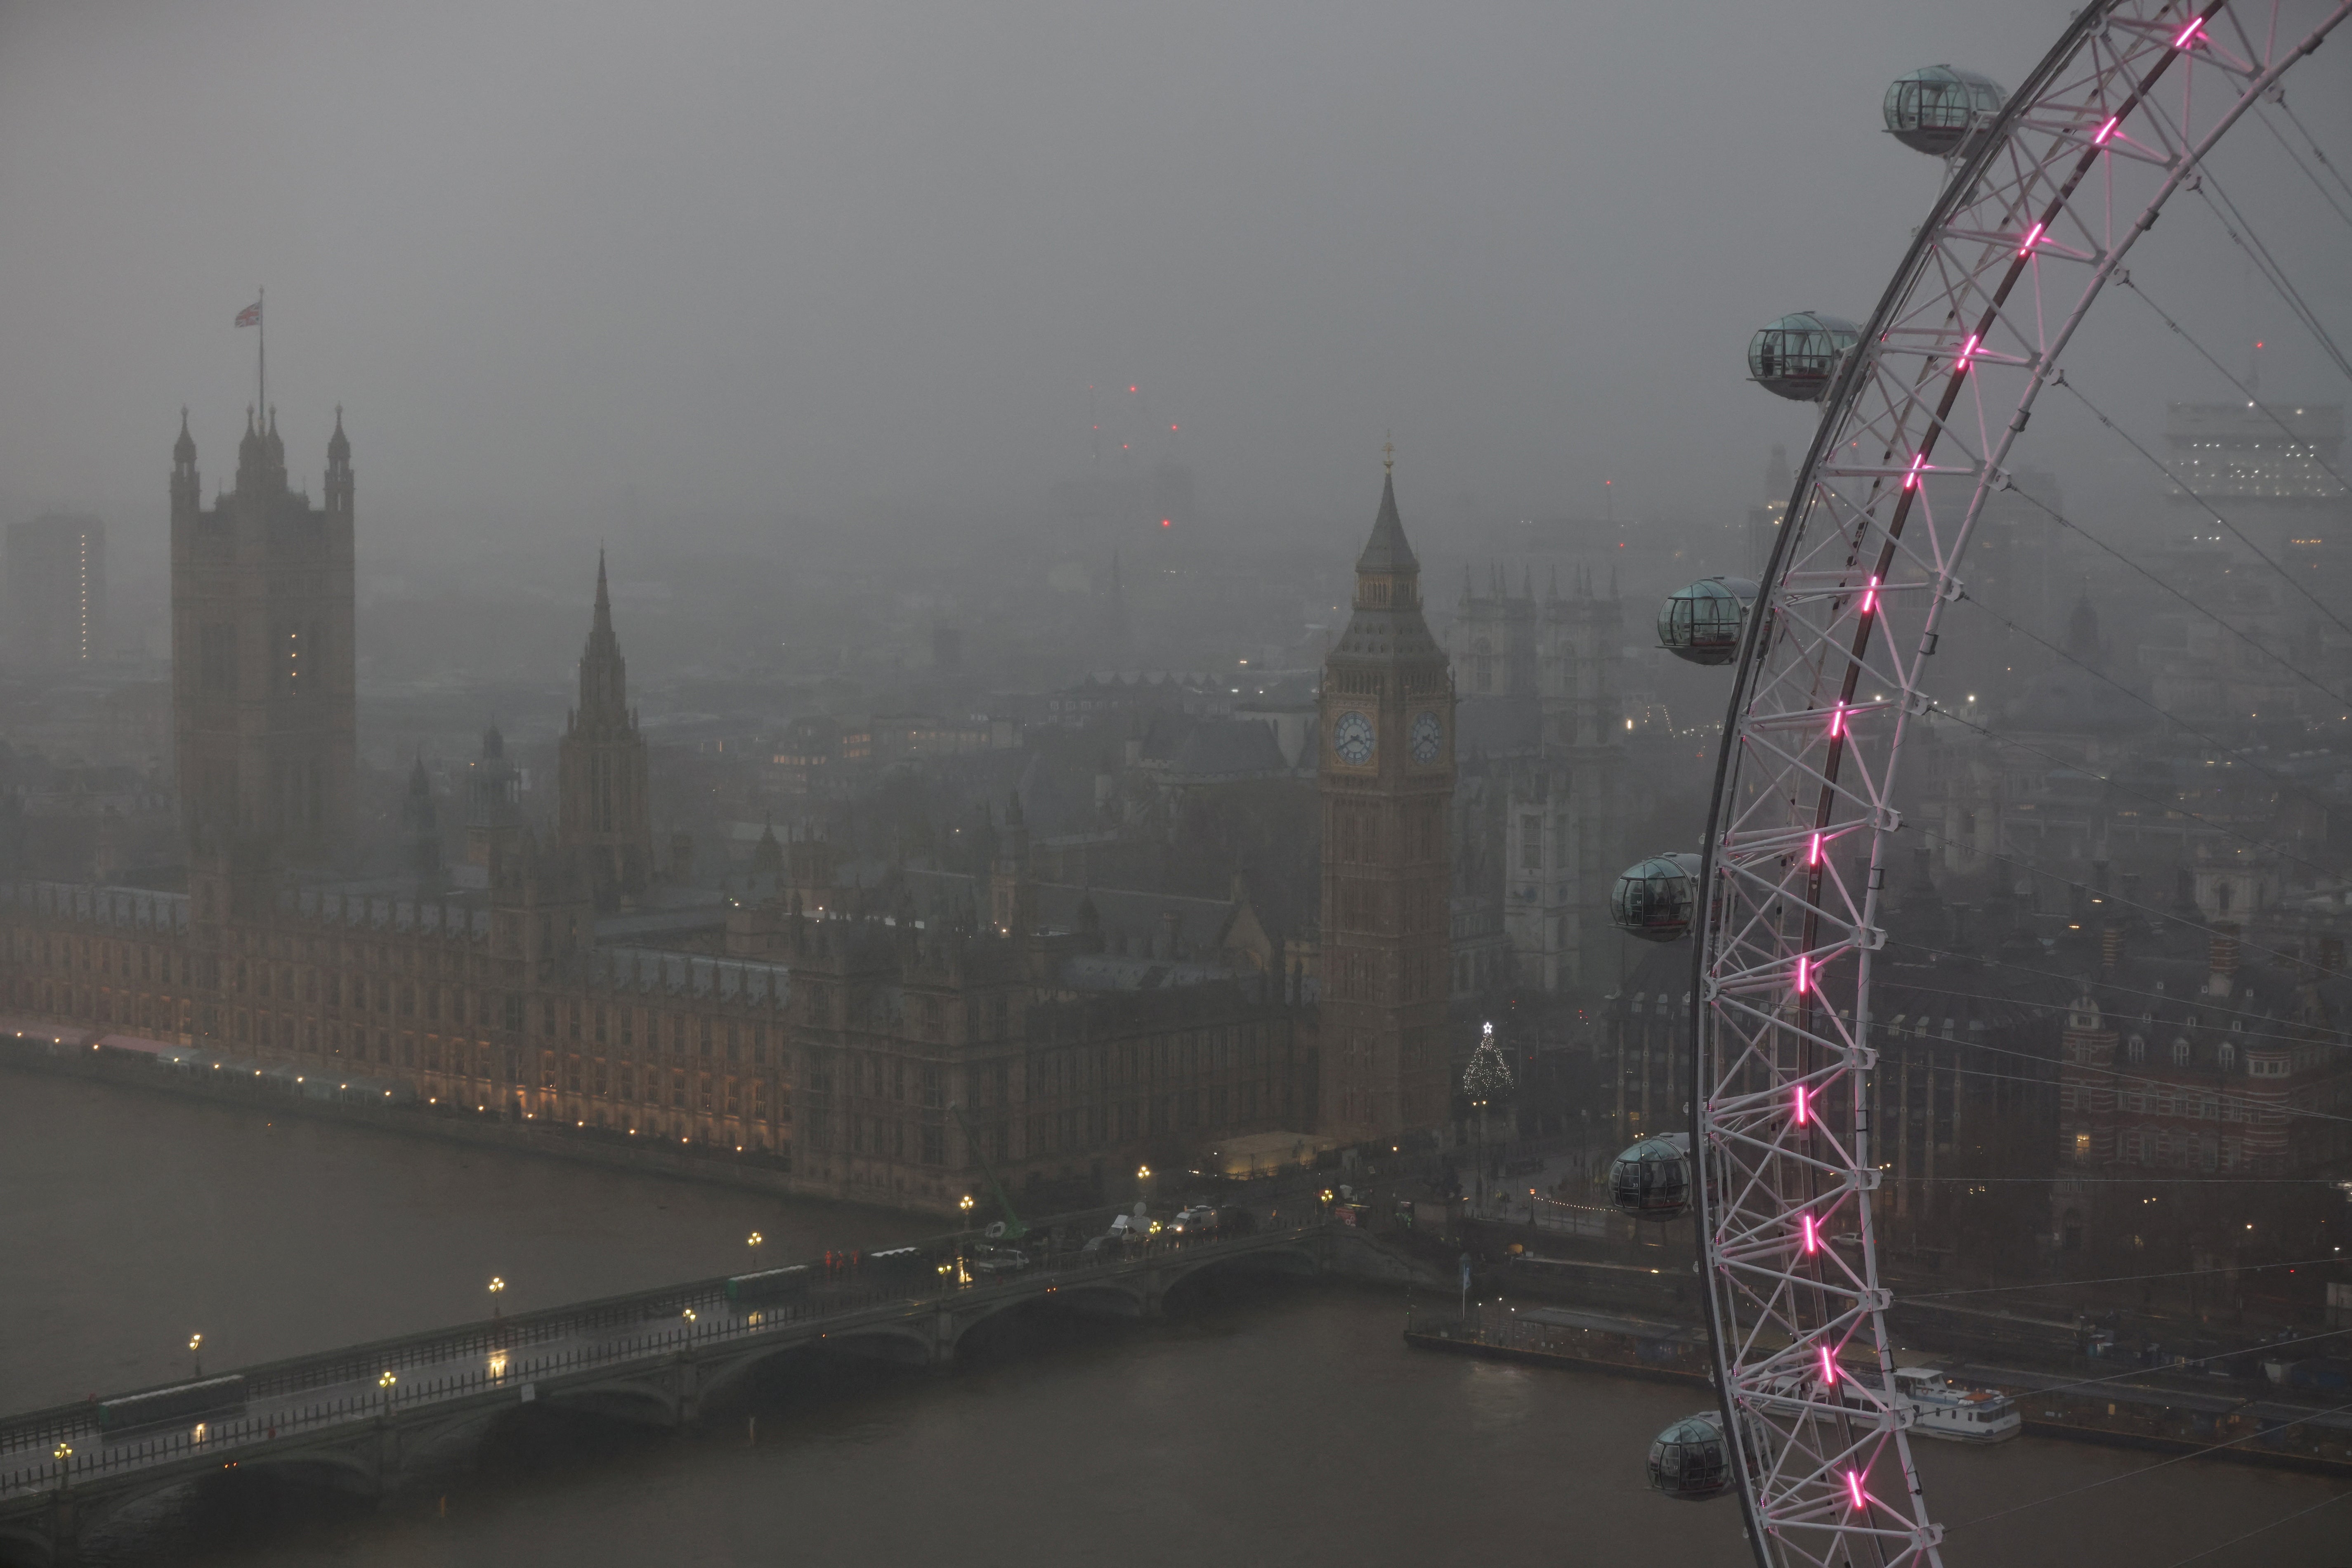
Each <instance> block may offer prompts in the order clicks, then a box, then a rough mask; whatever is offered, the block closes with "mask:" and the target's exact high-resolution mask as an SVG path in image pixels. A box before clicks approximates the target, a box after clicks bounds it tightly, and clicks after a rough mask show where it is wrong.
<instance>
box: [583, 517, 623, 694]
mask: <svg viewBox="0 0 2352 1568" xmlns="http://www.w3.org/2000/svg"><path fill="white" fill-rule="evenodd" d="M592 714H593V715H595V716H597V717H599V718H609V719H615V720H618V721H621V722H623V723H625V722H626V721H627V716H628V667H627V664H626V661H625V660H624V659H623V658H621V642H620V639H619V638H618V637H614V635H613V594H612V589H611V588H610V587H609V586H608V585H607V584H606V581H605V576H604V551H603V550H601V549H600V550H598V551H597V552H596V610H595V615H594V616H593V619H592V620H591V621H590V623H589V626H588V646H587V647H584V648H583V649H582V650H581V652H580V716H581V718H582V719H583V720H586V719H588V718H589V717H590V716H591V715H592Z"/></svg>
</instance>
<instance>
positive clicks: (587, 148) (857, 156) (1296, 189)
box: [0, 0, 2065, 546]
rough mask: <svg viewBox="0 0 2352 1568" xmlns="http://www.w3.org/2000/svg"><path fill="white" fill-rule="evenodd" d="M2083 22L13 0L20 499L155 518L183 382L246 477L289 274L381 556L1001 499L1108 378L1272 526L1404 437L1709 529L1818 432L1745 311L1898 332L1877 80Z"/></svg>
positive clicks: (1484, 469)
mask: <svg viewBox="0 0 2352 1568" xmlns="http://www.w3.org/2000/svg"><path fill="white" fill-rule="evenodd" d="M2064 15H2065V8H2064V6H2063V5H2060V4H2055V3H2043V4H2032V3H2026V0H1969V3H1967V4H1957V3H1952V0H1786V3H1780V4H1772V5H1758V4H1741V5H1732V4H1715V5H1685V6H1658V5H1605V6H1604V5H1580V4H1559V3H1556V0H1555V3H1550V4H1457V5H1402V4H1393V3H1385V0H1383V3H1378V4H1357V5H1305V4H1299V5H1265V4H1262V3H1260V4H1247V5H1229V4H1218V3H1213V0H1191V3H1188V4H1184V5H1169V4H1160V5H1118V4H1099V3H1097V4H1046V3H1023V4H997V5H967V6H898V7H881V6H874V5H777V4H773V3H772V0H761V3H749V0H664V3H662V4H660V5H654V4H647V3H640V4H617V3H613V0H565V3H562V4H557V3H554V0H405V3H403V4H398V5H394V4H345V5H317V4H293V3H281V0H168V3H163V0H75V3H70V4H68V3H52V4H5V5H0V278H5V288H0V505H5V506H6V507H7V508H8V509H9V510H11V512H12V514H13V513H15V512H18V511H21V510H25V509H27V508H29V507H32V506H37V505H42V504H47V503H49V502H53V501H61V500H72V501H76V502H79V503H81V504H85V505H91V506H95V507H97V508H99V509H100V510H102V511H104V512H106V513H107V514H108V515H110V517H112V518H114V519H115V520H117V524H118V526H126V525H128V526H130V527H142V526H146V525H148V524H152V525H155V526H158V527H160V524H161V522H162V521H163V480H164V474H165V471H166V466H167V462H168V448H169V446H170V442H171V439H172V437H173V429H174V426H175V424H176V420H177V416H178V409H179V406H180V405H181V404H182V403H186V404H188V405H191V407H192V409H193V411H194V429H195V433H196V437H197V439H198V442H199V445H200V447H201V451H202V463H203V467H204V468H205V475H206V486H207V489H210V488H211V487H212V485H213V483H214V481H215V479H219V478H222V477H225V476H226V471H227V469H228V468H229V466H230V464H231V463H232V461H233V457H234V452H233V447H234V438H235V435H236V429H237V426H238V421H239V420H240V419H241V417H242V411H243V409H244V407H245V405H247V403H248V402H249V401H250V400H251V398H252V396H253V392H252V350H253V347H254V334H253V333H251V332H250V331H235V330H233V329H232V328H231V326H230V320H231V318H232V316H233V315H234V314H235V312H236V310H238V309H239V308H240V307H242V306H244V305H246V304H247V303H249V302H251V300H252V298H253V292H254V288H255V286H256V284H257V283H266V284H267V285H268V291H269V293H268V299H269V307H268V308H269V324H270V335H269V349H270V368H271V378H270V393H271V397H272V399H273V401H275V402H276V403H278V405H279V407H280V409H281V416H282V421H283V425H284V427H285V430H286V434H287V436H288V439H289V455H290V456H291V458H293V460H294V466H295V468H297V470H298V472H301V473H307V474H309V475H310V476H311V482H312V484H313V487H314V488H315V484H316V470H317V469H318V468H319V467H320V462H321V460H322V459H321V449H322V445H323V442H324V439H325V437H326V433H327V429H328V426H329V422H330V419H331V407H332V405H334V404H335V403H337V402H341V403H342V404H343V405H346V407H347V411H348V412H347V419H348V423H349V426H350V429H351V431H352V439H353V442H354V447H355V452H356V461H357V463H358V466H359V469H360V475H361V492H360V494H361V505H362V525H363V528H365V529H368V530H370V531H373V532H374V533H375V534H376V538H377V542H378V543H379V544H380V545H381V544H383V543H384V542H386V535H387V534H388V533H392V532H399V533H401V534H403V535H404V536H406V537H414V538H417V539H431V540H445V539H457V538H471V539H479V540H483V541H487V542H494V543H498V544H502V545H507V546H520V545H525V544H528V543H530V542H537V541H538V540H541V539H546V540H549V541H551V542H553V541H558V540H561V541H562V542H567V543H568V542H573V541H575V540H578V539H581V538H585V537H591V536H593V535H595V534H597V533H601V532H605V531H618V530H625V528H626V527H627V523H628V518H629V514H630V513H631V511H632V510H635V513H636V514H637V515H638V516H639V517H640V518H642V519H643V520H645V521H649V522H658V523H661V524H663V525H664V526H665V527H668V528H674V529H677V530H679V531H681V533H680V535H679V536H680V537H685V536H687V535H688V533H690V532H691V531H693V530H695V529H698V528H709V529H712V530H724V529H730V528H740V527H741V526H742V525H745V524H747V523H748V524H759V523H761V522H762V521H764V520H768V519H772V518H775V517H777V516H778V515H780V514H793V515H797V516H800V517H803V518H806V519H809V520H812V521H816V522H818V523H820V524H843V525H847V524H852V523H854V522H855V521H856V519H858V518H859V517H860V516H863V515H870V514H872V513H873V512H875V511H876V510H890V511H894V512H897V513H899V514H902V515H903V514H904V513H906V512H908V511H913V512H916V513H920V514H931V515H934V516H936V517H937V518H938V519H939V522H938V526H940V527H942V528H956V527H978V526H982V525H983V524H984V523H985V522H986V521H989V520H992V519H996V518H1002V517H1008V516H1017V515H1019V513H1020V512H1021V511H1022V510H1023V509H1024V508H1025V507H1029V506H1031V505H1034V503H1035V502H1036V501H1037V500H1038V499H1039V498H1041V497H1043V496H1044V495H1045V493H1046V491H1047V490H1048V489H1049V487H1050V486H1051V484H1052V483H1053V482H1054V481H1055V479H1062V478H1066V477H1069V476H1073V475H1076V474H1079V473H1081V472H1083V471H1085V469H1086V468H1087V463H1088V460H1089V447H1088V424H1089V406H1090V405H1089V401H1088V392H1087V388H1088V386H1089V385H1090V384H1091V385H1092V386H1094V387H1096V388H1097V389H1098V390H1097V395H1096V397H1097V401H1096V403H1095V404H1094V405H1093V406H1094V407H1095V409H1096V410H1097V413H1096V415H1095V422H1097V423H1102V424H1104V425H1105V426H1106V433H1107V434H1108V436H1111V437H1116V439H1114V440H1113V441H1111V443H1110V445H1111V446H1112V447H1117V445H1118V442H1120V441H1124V442H1126V443H1127V444H1128V445H1129V447H1130V448H1131V449H1132V452H1133V457H1132V458H1129V460H1140V461H1151V460H1157V459H1158V458H1161V457H1166V456H1175V457H1179V458H1181V459H1182V460H1184V461H1186V462H1188V463H1190V464H1191V465H1192V466H1193V468H1194V469H1195V472H1196V475H1197V477H1198V480H1199V483H1200V486H1201V490H1202V501H1203V505H1204V509H1205V510H1208V511H1209V512H1211V513H1213V514H1214V515H1216V516H1218V517H1221V518H1224V519H1228V520H1233V521H1241V522H1245V523H1249V524H1252V525H1276V526H1278V525H1282V524H1284V523H1286V522H1289V521H1318V520H1325V519H1329V518H1332V517H1335V516H1336V517H1356V516H1358V515H1360V514H1363V513H1365V512H1367V511H1368V510H1369V506H1370V501H1369V499H1368V494H1367V491H1368V487H1369V486H1371V485H1374V484H1376V483H1377V469H1375V468H1373V467H1372V464H1373V463H1374V462H1375V461H1376V460H1377V451H1376V448H1377V447H1378V445H1379V442H1380V440H1381V435H1382V433H1383V432H1384V431H1386V430H1391V429H1393V430H1394V432H1395V433H1396V437H1397V440H1398V441H1399V443H1400V445H1401V447H1402V454H1403V455H1402V461H1401V467H1400V479H1401V481H1402V482H1403V483H1404V484H1405V485H1406V487H1407V490H1406V493H1407V494H1408V495H1409V496H1411V497H1413V498H1416V500H1417V506H1416V505H1412V504H1409V506H1408V510H1409V511H1411V512H1414V513H1415V514H1416V515H1418V516H1420V517H1423V518H1432V519H1435V518H1442V517H1444V516H1445V515H1447V514H1448V513H1449V511H1450V510H1453V509H1456V508H1458V507H1460V506H1461V505H1462V503H1463V502H1464V500H1465V498H1475V501H1476V503H1477V504H1478V505H1479V506H1481V507H1483V508H1486V509H1487V510H1492V511H1502V512H1508V511H1513V510H1517V511H1524V512H1528V513H1553V514H1557V513H1561V512H1597V511H1598V510H1599V509H1600V508H1599V501H1598V496H1599V491H1600V486H1601V481H1602V479H1604V478H1608V479H1615V480H1616V481H1617V486H1616V489H1617V493H1618V495H1619V497H1620V498H1621V500H1620V506H1621V510H1636V511H1638V510H1650V509H1654V510H1664V511H1670V512H1675V513H1678V514H1681V515H1685V516H1698V515H1705V514H1710V513H1721V512H1726V511H1728V510H1731V509H1736V508H1738V507H1742V506H1744V505H1746V504H1747V503H1748V501H1749V500H1752V499H1754V497H1755V492H1756V491H1757V490H1758V489H1759V474H1760V469H1761V466H1762V460H1763V455H1764V452H1765V449H1766V447H1768V446H1769V443H1770V442H1772V441H1774V440H1781V441H1786V442H1789V443H1790V444H1791V445H1792V446H1797V445H1801V442H1802V439H1803V437H1804V436H1805V434H1806V433H1807V431H1808V429H1809V426H1810V417H1811V411H1810V410H1807V409H1801V408H1799V407H1797V406H1796V405H1786V404H1780V403H1778V402H1776V401H1775V400H1773V399H1771V398H1770V397H1769V396H1767V395H1764V394H1762V393H1760V392H1759V391H1757V390H1756V389H1754V388H1752V387H1750V386H1748V385H1747V384H1745V383H1744V382H1743V381H1742V379H1741V374H1742V367H1741V363H1740V355H1741V353H1742V350H1743V347H1744V344H1745V342H1746V339H1747V336H1748V332H1749V331H1750V330H1751V329H1753V328H1754V327H1755V326H1757V325H1758V324H1759V323H1761V322H1762V321H1766V320H1768V319H1769V318H1770V317H1772V316H1775V315H1778V314H1780V312H1782V311H1784V310H1794V309H1801V308H1808V307H1810V308H1816V309H1824V310H1840V311H1843V312H1844V313H1848V314H1852V315H1855V316H1860V315H1862V314H1864V313H1865V312H1866V311H1867V310H1868V307H1869V305H1870V303H1871V302H1872V300H1873V298H1874V295H1875V294H1876V292H1877V290H1878V289H1879V288H1880V287H1881V286H1882V284H1883V282H1884V280H1885V276H1886V274H1887V272H1888V270H1889V268H1891V266H1892V264H1893V263H1894V261H1895V258H1897V257H1898V256H1899V255H1900V253H1901V250H1902V248H1903V247H1904V245H1905V244H1906V240H1907V238H1908V234H1909V227H1910V224H1911V222H1912V221H1914V220H1915V219H1916V216H1917V215H1918V214H1919V213H1921V212H1923V211H1924V209H1925V207H1926V205H1927V203H1928V201H1929V200H1930V198H1931V196H1932V195H1933V191H1934V187H1935V184H1936V183H1937V177H1938V174H1939V172H1940V171H1939V168H1938V165H1937V164H1936V163H1934V162H1933V161H1931V160H1928V159H1926V158H1922V157H1920V156H1918V155H1917V154H1915V153H1908V152H1906V151H1905V150H1903V149H1902V148H1901V147H1899V146H1897V145H1895V143H1894V142H1892V141H1891V140H1890V139H1889V138H1888V137H1886V136H1885V134H1884V133H1883V132H1881V131H1880V130H1879V128H1878V119H1877V116H1878V100H1879V96H1880V93H1881V91H1882V89H1883V88H1884V86H1885V82H1886V80H1887V79H1889V78H1890V77H1892V76H1894V75H1895V74H1896V73H1897V72H1899V71H1901V70H1903V69H1905V68H1908V67H1911V66H1914V65H1918V64H1925V63H1929V62H1933V61H1938V60H1949V61H1952V62H1955V63H1959V64H1966V65H1971V66H1976V67H1979V68H1983V69H1986V70H1988V71H1990V72H1991V73H1993V74H1994V75H1995V76H1996V77H1998V78H2000V79H2002V80H2003V81H2004V82H2007V83H2011V84H2013V83H2015V82H2016V81H2017V80H2018V79H2020V77H2021V74H2022V73H2023V72H2024V70H2025V69H2026V68H2028V67H2029V66H2030V64H2031V63H2032V60H2033V59H2035V58H2038V57H2039V55H2040V54H2041V53H2042V51H2043V49H2044V48H2045V47H2047V45H2048V43H2049V42H2050V40H2051V39H2052V38H2053V37H2054V36H2055V34H2056V32H2057V30H2058V29H2059V28H2060V27H2061V26H2063V20H2064ZM1130 384H1132V385H1134V386H1137V387H1138V388H1139V389H1140V390H1139V392H1138V393H1136V394H1132V395H1130V394H1129V393H1128V391H1127V388H1128V387H1129V385H1130ZM1166 426H1178V428H1175V429H1172V430H1171V429H1168V428H1166ZM1111 460H1113V461H1116V460H1118V458H1117V456H1116V453H1114V456H1113V458H1112V459H1111ZM1368 476H1370V477H1368Z"/></svg>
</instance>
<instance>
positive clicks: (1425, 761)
mask: <svg viewBox="0 0 2352 1568" xmlns="http://www.w3.org/2000/svg"><path fill="white" fill-rule="evenodd" d="M1383 457H1384V462H1383V465H1382V467H1383V470H1384V471H1383V474H1382V478H1381V508H1380V512H1379V515H1378V516H1377V517H1375V518H1374V520H1373V521H1372V532H1371V537H1370V539H1369V540H1367V541H1366V542H1365V544H1364V550H1363V553H1362V554H1361V555H1360V556H1358V557H1357V558H1356V597H1355V605H1354V610H1353V613H1352V614H1351V615H1350V616H1349V621H1348V629H1347V631H1346V632H1345V633H1344V634H1342V635H1341V637H1340V638H1339V643H1338V645H1337V646H1336V647H1333V648H1332V650H1331V654H1330V657H1329V658H1328V659H1327V660H1325V662H1324V666H1323V690H1322V699H1321V708H1320V713H1321V725H1320V733H1321V736H1322V746H1321V751H1320V753H1319V756H1318V777H1319V781H1320V788H1321V795H1322V806H1323V813H1322V815H1323V929H1322V948H1321V953H1320V956H1319V958H1318V963H1317V973H1318V980H1319V992H1320V1013H1321V1018H1320V1023H1321V1032H1322V1043H1321V1047H1320V1056H1319V1058H1318V1063H1319V1072H1320V1077H1321V1087H1320V1100H1321V1103H1320V1107H1319V1110H1320V1120H1321V1122H1322V1126H1323V1130H1324V1131H1329V1132H1334V1133H1337V1134H1339V1135H1340V1136H1342V1137H1349V1138H1381V1137H1391V1136H1393V1135H1395V1134H1397V1133H1400V1132H1404V1131H1415V1130H1418V1129H1421V1128H1425V1127H1433V1126H1435V1125H1437V1124H1438V1123H1439V1122H1441V1121H1444V1119H1445V1114H1446V1110H1447V1098H1448V1096H1447V1082H1446V1067H1447V1052H1446V1048H1445V999H1446V992H1447V989H1448V982H1449V980H1450V978H1451V975H1452V970H1453V952H1452V922H1451V913H1452V892H1453V834H1452V822H1451V817H1452V805H1453V800H1454V676H1453V672H1452V670H1451V669H1450V668H1448V666H1447V664H1446V661H1445V654H1444V650H1443V649H1441V648H1440V647H1438V646H1437V639H1436V638H1434V637H1431V636H1430V634H1429V626H1428V623H1427V622H1425V621H1423V619H1422V614H1421V563H1420V561H1419V560H1418V559H1417V558H1415V556H1414V555H1413V552H1412V545H1411V544H1410V543H1408V542H1406V540H1405V536H1404V521H1403V519H1402V517H1400V516H1399V515H1398V512H1397V503H1396V477H1395V462H1396V459H1395V449H1394V447H1384V448H1383Z"/></svg>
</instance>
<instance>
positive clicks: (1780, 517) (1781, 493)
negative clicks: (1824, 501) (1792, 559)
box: [1748, 441, 1797, 576]
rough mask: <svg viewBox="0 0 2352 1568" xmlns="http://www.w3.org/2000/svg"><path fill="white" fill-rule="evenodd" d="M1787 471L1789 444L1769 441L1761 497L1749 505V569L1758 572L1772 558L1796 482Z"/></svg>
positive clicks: (1751, 571)
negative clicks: (1768, 460) (1768, 454)
mask: <svg viewBox="0 0 2352 1568" xmlns="http://www.w3.org/2000/svg"><path fill="white" fill-rule="evenodd" d="M1796 482H1797V481H1796V476H1795V475H1793V474H1791V473H1790V471H1789V448H1787V447H1783V446H1781V445H1780V443H1779V442H1778V441H1775V442H1773V443H1772V460H1771V461H1770V462H1769V463H1768V464H1766V465H1765V467H1764V500H1762V501H1761V502H1760V503H1759V504H1758V505H1755V506H1751V507H1749V508H1748V572H1749V574H1752V575H1756V576H1761V575H1762V574H1763V572H1764V563H1766V562H1768V561H1769V560H1770V559H1771V558H1772V545H1773V542H1774V541H1776V540H1778V539H1779V538H1780V524H1781V523H1782V522H1783V521H1786V520H1787V518H1788V515H1789V491H1790V489H1791V488H1792V487H1794V485H1795V484H1796Z"/></svg>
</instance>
